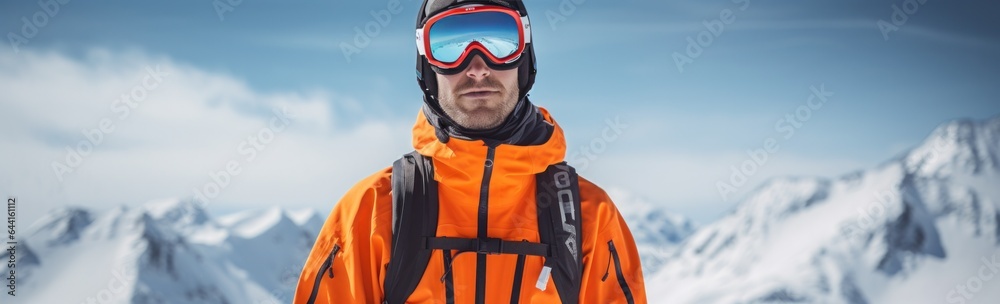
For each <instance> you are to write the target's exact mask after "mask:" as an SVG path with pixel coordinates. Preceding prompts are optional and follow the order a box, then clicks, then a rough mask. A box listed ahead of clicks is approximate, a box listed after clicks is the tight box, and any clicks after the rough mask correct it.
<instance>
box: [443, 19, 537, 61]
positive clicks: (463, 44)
mask: <svg viewBox="0 0 1000 304" xmlns="http://www.w3.org/2000/svg"><path fill="white" fill-rule="evenodd" d="M519 31H520V28H519V27H518V26H517V21H516V20H515V19H514V17H513V16H511V15H508V14H505V13H501V12H478V13H472V14H459V15H452V16H448V17H444V18H441V19H440V20H438V21H437V22H435V23H434V24H433V25H431V29H430V31H429V32H428V34H427V39H429V40H430V54H431V56H434V59H436V60H438V61H441V62H447V63H453V62H455V61H457V60H458V58H460V57H462V53H465V51H466V49H467V48H468V47H469V45H470V44H472V42H479V43H480V44H482V45H483V46H484V47H486V49H487V50H488V51H489V52H490V53H492V54H493V56H496V57H497V58H504V57H507V56H510V55H512V54H514V52H516V51H517V48H518V45H519V44H520V36H519V34H518V33H519Z"/></svg>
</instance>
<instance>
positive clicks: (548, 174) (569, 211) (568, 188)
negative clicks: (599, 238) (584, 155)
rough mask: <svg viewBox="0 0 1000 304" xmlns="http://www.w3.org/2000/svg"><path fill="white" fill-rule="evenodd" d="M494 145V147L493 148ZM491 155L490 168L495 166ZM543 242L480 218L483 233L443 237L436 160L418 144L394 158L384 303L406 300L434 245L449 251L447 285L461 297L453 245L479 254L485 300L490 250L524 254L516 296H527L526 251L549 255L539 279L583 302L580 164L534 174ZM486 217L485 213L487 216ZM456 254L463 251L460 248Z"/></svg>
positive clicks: (567, 298) (565, 298)
mask: <svg viewBox="0 0 1000 304" xmlns="http://www.w3.org/2000/svg"><path fill="white" fill-rule="evenodd" d="M491 152H492V151H491ZM490 166H491V165H490V162H487V170H490ZM535 180H536V186H537V187H536V189H537V190H536V199H535V201H536V205H537V216H538V218H537V219H538V220H537V222H538V232H539V235H540V241H541V242H540V243H530V242H527V241H516V240H501V239H496V238H489V237H486V236H485V229H486V228H485V226H484V225H482V223H480V227H479V238H456V237H437V218H438V195H437V181H435V180H434V165H433V162H432V161H431V159H430V158H428V157H425V156H423V155H420V154H419V153H417V152H416V151H414V152H411V153H409V154H406V155H404V156H403V157H402V158H401V159H399V160H397V161H396V162H394V163H393V165H392V245H391V257H390V259H389V264H388V265H386V271H387V272H386V276H385V282H384V284H385V285H384V286H385V288H384V290H385V295H384V296H385V298H384V301H383V303H384V304H397V303H398V304H402V303H404V302H405V301H406V300H407V298H409V296H410V294H411V293H413V291H414V290H415V289H416V288H417V285H418V284H419V283H420V279H421V278H422V277H423V274H424V270H425V269H426V268H427V264H428V262H429V261H430V258H431V253H432V252H433V251H434V250H443V252H444V254H443V256H444V264H445V265H446V267H447V268H446V269H445V275H444V277H442V282H445V292H446V295H447V298H448V303H454V286H453V283H452V279H451V271H450V270H451V259H452V258H453V256H452V255H451V252H452V250H457V251H458V254H461V253H466V252H472V253H476V254H478V258H479V263H478V264H477V265H478V266H477V268H481V269H478V271H477V276H476V287H477V288H476V291H477V292H476V301H477V303H483V302H484V301H485V282H486V281H485V279H486V278H485V266H486V265H485V264H486V263H485V259H486V255H488V254H516V255H518V259H517V264H516V265H517V266H516V268H517V269H516V270H515V274H514V277H515V281H514V282H513V284H514V285H513V286H514V287H513V291H512V296H511V303H517V301H518V298H519V296H520V286H521V279H522V277H523V276H524V259H525V256H528V255H532V256H541V257H544V258H545V264H544V267H543V268H542V273H541V274H540V277H539V279H538V283H537V284H536V285H540V288H544V286H545V284H547V280H548V279H549V278H550V277H551V279H553V280H555V281H554V285H555V286H556V290H557V292H558V293H559V298H560V299H561V300H562V302H563V303H578V302H579V297H580V285H581V276H582V272H583V261H582V258H583V257H582V256H581V255H582V254H583V253H582V248H581V244H580V242H581V240H582V237H581V236H580V233H581V232H582V229H581V225H580V224H581V220H580V189H579V188H580V186H579V181H578V180H577V175H576V171H575V170H574V169H573V167H570V166H569V165H567V164H566V163H565V162H562V163H559V164H555V165H550V166H549V167H548V168H547V169H546V170H545V172H542V173H538V174H536V175H535ZM480 218H482V217H480ZM456 256H457V254H456Z"/></svg>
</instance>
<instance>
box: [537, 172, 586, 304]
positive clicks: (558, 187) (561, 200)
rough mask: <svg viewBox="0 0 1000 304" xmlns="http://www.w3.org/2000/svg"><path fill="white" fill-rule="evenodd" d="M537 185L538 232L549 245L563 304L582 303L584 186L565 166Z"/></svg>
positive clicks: (539, 177) (544, 176)
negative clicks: (582, 204)
mask: <svg viewBox="0 0 1000 304" xmlns="http://www.w3.org/2000/svg"><path fill="white" fill-rule="evenodd" d="M535 182H536V184H537V188H536V189H537V190H536V191H537V194H536V195H537V196H536V199H535V202H536V203H537V204H538V207H537V210H538V232H539V234H540V236H541V242H542V243H543V244H549V246H550V251H551V254H552V257H551V258H547V259H545V267H549V268H551V278H552V279H553V280H555V282H554V283H555V286H556V289H557V291H558V292H559V298H560V299H561V300H562V302H563V303H579V302H580V285H581V284H582V276H583V257H582V256H581V255H582V254H583V249H582V248H581V244H580V240H581V239H582V237H581V236H580V233H581V232H582V231H583V230H582V227H581V219H580V183H579V180H578V179H577V175H576V170H575V169H573V167H570V166H569V165H567V164H566V163H565V162H562V163H559V164H555V165H551V166H549V168H548V169H546V170H545V172H542V173H539V174H538V175H536V176H535Z"/></svg>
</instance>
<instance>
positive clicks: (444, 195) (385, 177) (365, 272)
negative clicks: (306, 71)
mask: <svg viewBox="0 0 1000 304" xmlns="http://www.w3.org/2000/svg"><path fill="white" fill-rule="evenodd" d="M539 110H540V111H541V113H542V114H543V116H544V118H545V120H546V121H547V122H548V123H551V124H553V125H554V126H555V128H554V131H553V132H552V135H551V136H550V138H549V140H548V141H547V142H545V143H544V144H541V145H535V146H518V145H508V144H501V145H499V146H497V147H496V148H495V152H494V153H495V155H494V161H493V163H492V166H493V168H492V170H493V172H492V175H491V176H492V178H491V179H490V181H489V191H488V204H489V208H488V221H487V222H488V223H489V228H488V234H489V237H491V238H500V239H504V240H517V241H520V240H528V241H530V242H536V243H537V242H539V232H538V225H537V223H536V217H537V216H536V208H535V206H536V205H535V193H536V192H535V187H536V183H535V174H537V173H540V172H543V171H545V169H546V168H547V167H548V166H549V165H552V164H556V163H559V162H562V161H563V159H564V157H565V154H566V140H565V137H564V135H563V132H562V129H561V128H560V127H559V125H558V124H556V122H555V120H553V119H552V117H551V116H550V115H549V113H548V111H546V110H545V109H544V108H539ZM434 132H435V129H434V127H433V126H432V125H431V124H430V123H428V122H427V119H426V118H425V117H424V114H423V112H421V113H420V114H418V116H417V122H416V124H415V125H414V127H413V147H414V148H415V149H416V150H417V152H419V153H420V154H421V155H424V156H427V157H430V158H432V159H433V164H434V179H435V180H436V181H437V182H438V198H439V199H438V200H439V202H440V208H439V215H438V227H437V236H439V237H463V238H476V237H477V218H478V217H477V214H478V202H479V196H480V190H481V189H480V187H481V182H482V179H483V173H484V170H485V168H484V164H485V162H486V159H487V146H486V145H485V143H484V142H483V141H481V140H463V139H459V138H454V137H452V138H451V139H450V140H448V142H447V143H442V142H440V141H439V140H438V139H437V137H436V136H435V133H434ZM391 171H392V167H389V168H386V169H383V170H381V171H379V172H377V173H375V174H373V175H371V176H369V177H367V178H365V179H364V180H362V181H361V182H359V183H357V184H356V185H355V186H354V187H353V188H351V190H349V191H348V192H347V193H346V194H345V195H344V197H343V198H341V200H340V201H339V202H338V203H337V205H336V206H335V207H334V208H333V211H332V212H330V215H329V217H328V218H327V220H326V223H325V224H324V225H323V229H322V230H321V232H320V234H319V236H318V237H317V239H316V243H315V244H314V245H313V248H312V251H311V252H310V254H309V258H308V259H307V260H306V263H305V265H304V266H303V269H302V273H301V275H300V277H299V281H298V286H297V288H296V291H295V300H294V303H296V304H304V303H309V302H308V301H309V299H310V297H311V296H313V294H314V293H315V296H314V302H313V303H316V304H318V303H323V304H326V303H382V301H383V284H384V282H385V273H386V266H387V265H388V264H389V259H390V258H391V257H390V252H391V250H390V249H391V248H390V246H391V244H392V212H393V211H392V183H391V176H392V172H391ZM579 185H580V197H581V209H582V210H581V220H582V223H581V224H582V233H581V238H582V242H581V243H582V244H581V247H582V250H583V259H582V262H583V275H582V285H581V288H580V302H581V303H601V304H603V303H627V302H626V293H631V296H632V298H633V299H634V301H635V303H646V292H645V285H644V283H643V276H642V269H641V266H640V263H639V255H638V253H637V251H636V246H635V241H634V240H633V238H632V234H631V232H630V231H629V229H628V226H627V225H626V224H625V220H624V219H623V218H622V217H621V215H620V214H619V212H618V210H617V209H616V208H615V205H614V203H612V202H611V198H609V197H608V195H607V193H605V192H604V190H602V189H601V188H599V187H598V186H596V185H594V184H593V183H591V182H590V181H587V180H586V179H584V178H582V177H580V178H579ZM442 255H443V253H442V252H441V250H435V251H434V253H433V254H432V256H431V259H430V261H429V263H428V264H427V268H426V270H425V271H424V274H423V277H422V278H421V280H420V283H419V284H418V286H417V288H416V290H415V291H414V292H413V293H412V294H411V295H410V297H409V300H408V301H407V303H445V285H444V283H442V281H441V278H442V276H443V275H444V271H445V265H444V263H443V259H442ZM613 255H614V256H613ZM330 257H332V261H331V260H330V259H329V258H330ZM516 260H517V256H516V255H509V254H501V255H488V256H487V258H486V261H487V263H486V264H487V275H486V300H487V302H488V303H512V302H511V296H512V295H511V293H512V288H513V286H512V285H513V282H514V281H515V279H514V275H515V263H516ZM328 261H329V262H328ZM543 263H544V258H542V257H537V256H528V257H527V258H526V260H525V263H524V269H523V278H522V280H521V286H520V296H519V299H518V300H519V301H518V302H519V303H560V302H561V301H560V299H559V295H558V293H557V292H556V288H555V285H554V283H553V280H551V279H549V280H548V281H547V283H545V282H543V283H542V284H543V285H545V286H546V287H545V288H544V290H542V289H539V288H537V287H536V283H537V281H538V278H539V276H540V273H541V272H542V266H543ZM476 266H477V265H476V254H474V253H473V254H460V255H457V256H455V257H454V260H453V261H452V267H451V269H452V270H451V272H452V276H453V279H454V296H455V303H474V300H475V292H476ZM313 303H309V304H313Z"/></svg>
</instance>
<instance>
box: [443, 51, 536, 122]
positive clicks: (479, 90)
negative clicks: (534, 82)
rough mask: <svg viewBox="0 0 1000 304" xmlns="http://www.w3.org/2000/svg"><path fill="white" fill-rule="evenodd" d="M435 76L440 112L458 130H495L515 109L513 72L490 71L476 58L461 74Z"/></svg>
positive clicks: (515, 76) (512, 70)
mask: <svg viewBox="0 0 1000 304" xmlns="http://www.w3.org/2000/svg"><path fill="white" fill-rule="evenodd" d="M435 74H436V73H435ZM436 75H437V83H438V95H440V96H438V101H440V103H441V109H443V110H444V112H445V114H447V115H448V117H451V119H453V120H455V122H456V123H458V124H459V125H461V126H462V127H465V128H468V129H473V130H485V129H490V128H493V127H496V126H499V125H500V123H502V122H503V120H504V119H506V118H507V115H508V114H510V112H511V111H513V110H514V106H515V105H517V97H518V96H519V94H518V93H519V92H518V85H517V69H510V70H494V69H490V67H489V66H487V65H486V62H485V61H483V58H482V57H480V56H479V55H476V56H473V58H472V62H471V63H469V66H468V67H467V68H466V69H465V70H464V71H462V72H461V73H458V74H454V75H441V74H436Z"/></svg>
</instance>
